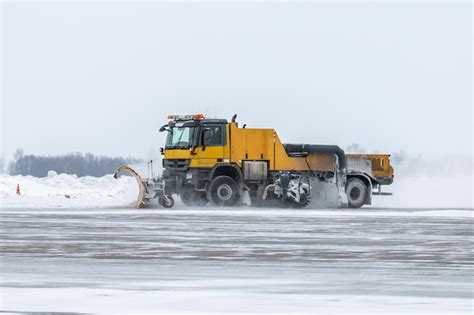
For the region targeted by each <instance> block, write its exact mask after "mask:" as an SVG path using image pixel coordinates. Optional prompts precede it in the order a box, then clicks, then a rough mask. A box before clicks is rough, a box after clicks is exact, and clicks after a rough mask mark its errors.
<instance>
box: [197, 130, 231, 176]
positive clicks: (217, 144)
mask: <svg viewBox="0 0 474 315" xmlns="http://www.w3.org/2000/svg"><path fill="white" fill-rule="evenodd" d="M204 130H206V131H204ZM205 133H207V139H206V141H205V139H204V136H205ZM225 145H226V128H225V125H222V124H208V125H205V126H203V132H201V135H200V137H199V146H198V147H197V148H196V151H195V153H196V155H195V157H194V159H195V161H196V162H197V165H195V167H202V168H212V167H214V165H216V163H220V162H224V159H225V158H226V157H225V151H224V147H225Z"/></svg>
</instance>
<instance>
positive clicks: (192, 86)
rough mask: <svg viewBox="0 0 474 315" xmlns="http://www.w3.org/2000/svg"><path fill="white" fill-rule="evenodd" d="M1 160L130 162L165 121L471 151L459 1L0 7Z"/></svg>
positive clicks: (465, 27) (291, 138)
mask: <svg viewBox="0 0 474 315" xmlns="http://www.w3.org/2000/svg"><path fill="white" fill-rule="evenodd" d="M0 9H1V11H2V12H1V13H2V15H1V28H2V30H1V43H0V44H1V49H0V52H1V55H2V56H1V57H2V58H1V65H0V69H1V74H2V80H1V88H2V93H1V94H2V95H1V106H2V112H1V113H2V114H1V116H2V117H1V118H2V123H1V125H2V127H1V133H2V137H1V138H2V146H1V151H2V155H3V156H4V157H5V158H6V159H10V158H11V156H12V153H13V151H14V150H15V149H16V148H18V147H23V148H24V150H25V152H27V153H32V154H62V153H66V152H89V151H90V152H93V153H95V154H99V155H102V154H103V155H122V156H129V155H131V156H136V157H146V156H147V153H148V152H149V151H150V150H155V151H156V150H157V149H158V147H159V146H161V145H162V144H163V141H164V137H163V135H162V134H159V133H158V128H159V127H160V125H161V124H163V123H164V122H165V116H166V115H167V114H170V113H195V112H203V113H205V114H208V115H209V116H211V117H221V118H227V119H229V118H230V117H231V115H232V114H234V113H238V114H239V121H240V122H241V123H247V124H248V126H249V127H273V128H276V129H277V131H278V133H279V135H280V137H281V138H282V140H283V141H285V142H306V143H323V144H324V143H325V144H338V145H340V146H341V147H343V148H345V147H346V146H348V145H349V144H351V143H360V144H361V145H363V146H365V147H367V148H370V149H371V151H378V152H388V153H390V152H395V151H397V150H400V149H404V150H407V152H409V153H410V154H412V155H415V156H416V155H418V154H423V155H424V157H425V158H428V159H429V158H431V157H433V156H438V157H439V156H443V155H445V154H448V155H450V159H456V157H461V156H462V157H468V158H469V157H471V156H472V127H473V126H472V95H471V92H472V62H471V59H472V47H471V46H472V45H471V43H472V24H471V22H472V5H471V3H470V2H464V3H462V2H461V3H450V2H446V3H433V2H428V3H422V2H416V3H410V2H403V3H393V2H391V3H388V2H382V3H376V2H360V3H357V2H355V3H346V2H338V3H329V2H314V3H311V2H298V3H248V2H233V3H216V2H207V3H172V2H152V1H147V2H140V3H133V2H128V3H127V2H110V3H107V2H105V3H104V2H82V3H81V2H74V3H64V2H61V1H58V2H35V3H31V2H14V1H2V3H1V6H0Z"/></svg>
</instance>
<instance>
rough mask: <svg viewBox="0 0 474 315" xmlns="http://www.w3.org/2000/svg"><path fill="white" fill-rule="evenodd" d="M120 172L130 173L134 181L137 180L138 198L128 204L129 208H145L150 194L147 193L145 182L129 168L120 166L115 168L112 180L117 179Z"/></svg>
mask: <svg viewBox="0 0 474 315" xmlns="http://www.w3.org/2000/svg"><path fill="white" fill-rule="evenodd" d="M120 172H128V173H130V174H131V175H132V176H133V177H135V179H136V180H137V183H138V196H137V200H135V201H134V202H132V203H131V204H130V206H131V207H133V208H137V209H140V208H143V207H145V204H146V198H147V196H149V194H150V192H149V191H148V186H147V184H146V183H145V181H144V180H143V179H142V178H141V176H140V175H139V174H138V173H137V172H136V171H135V170H134V169H133V168H131V167H130V166H128V165H121V166H119V167H118V168H117V170H116V172H115V174H114V178H118V176H119V173H120Z"/></svg>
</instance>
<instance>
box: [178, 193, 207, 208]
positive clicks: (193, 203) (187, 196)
mask: <svg viewBox="0 0 474 315" xmlns="http://www.w3.org/2000/svg"><path fill="white" fill-rule="evenodd" d="M180 197H181V201H182V202H183V203H184V205H186V206H188V207H204V206H205V205H207V197H206V193H204V192H198V191H185V192H183V193H182V194H181V195H180Z"/></svg>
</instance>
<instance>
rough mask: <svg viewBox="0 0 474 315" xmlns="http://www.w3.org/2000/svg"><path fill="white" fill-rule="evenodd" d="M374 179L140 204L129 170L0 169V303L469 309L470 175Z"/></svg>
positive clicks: (169, 308) (148, 308)
mask: <svg viewBox="0 0 474 315" xmlns="http://www.w3.org/2000/svg"><path fill="white" fill-rule="evenodd" d="M17 184H19V185H20V189H21V195H20V196H17V195H16V193H15V192H16V186H17ZM385 188H386V189H385V190H386V191H391V192H393V193H394V195H393V196H380V197H379V196H374V200H373V205H372V206H369V207H364V208H362V209H264V208H262V209H255V208H230V209H215V208H203V209H192V208H186V207H184V206H182V205H180V204H179V202H178V205H177V206H176V207H175V208H174V209H140V210H138V209H130V208H127V205H128V204H130V203H131V202H132V201H133V200H134V199H135V197H136V195H137V193H138V187H137V184H136V182H135V179H133V178H131V177H121V178H120V179H114V178H113V177H112V176H111V175H109V176H104V177H101V178H94V177H80V178H78V177H76V176H73V175H66V174H59V175H54V174H51V176H49V177H46V178H34V177H31V176H6V175H1V176H0V197H1V207H0V217H1V220H0V251H1V253H2V256H1V258H0V262H1V268H0V282H1V287H0V311H1V312H2V313H7V314H8V313H12V314H17V313H21V312H27V313H35V312H47V313H54V312H58V313H95V314H120V313H127V314H139V313H162V314H168V313H173V314H176V313H179V314H188V313H200V314H222V313H236V314H237V313H239V314H242V313H245V314H254V313H259V314H261V313H267V314H278V313H292V314H295V313H298V314H316V313H317V314H430V315H432V314H446V315H448V314H449V315H451V314H462V315H463V314H472V309H473V304H472V301H473V289H474V287H473V282H474V275H473V262H472V248H473V237H472V226H473V224H474V221H473V220H474V219H473V214H474V210H473V209H472V208H473V204H472V197H473V189H472V188H473V186H472V175H471V174H462V173H461V174H460V173H457V175H452V176H451V175H450V176H445V175H441V174H438V175H432V176H424V175H417V176H412V177H410V176H402V177H401V178H395V182H394V184H393V185H391V186H388V187H385Z"/></svg>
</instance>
